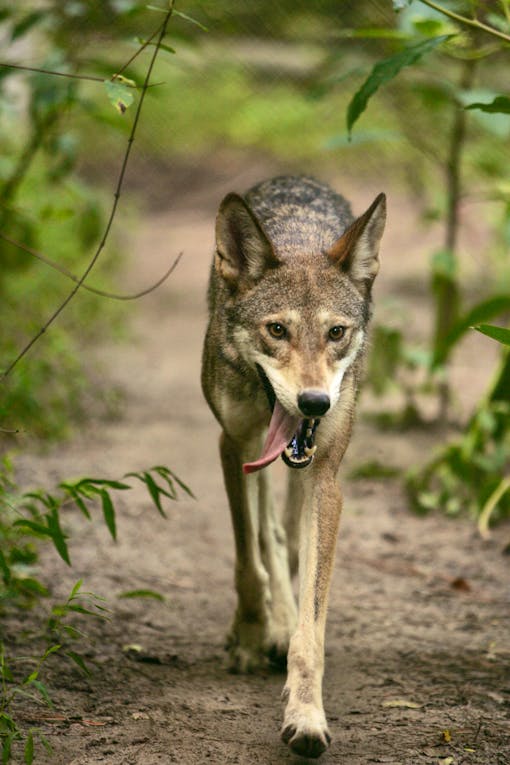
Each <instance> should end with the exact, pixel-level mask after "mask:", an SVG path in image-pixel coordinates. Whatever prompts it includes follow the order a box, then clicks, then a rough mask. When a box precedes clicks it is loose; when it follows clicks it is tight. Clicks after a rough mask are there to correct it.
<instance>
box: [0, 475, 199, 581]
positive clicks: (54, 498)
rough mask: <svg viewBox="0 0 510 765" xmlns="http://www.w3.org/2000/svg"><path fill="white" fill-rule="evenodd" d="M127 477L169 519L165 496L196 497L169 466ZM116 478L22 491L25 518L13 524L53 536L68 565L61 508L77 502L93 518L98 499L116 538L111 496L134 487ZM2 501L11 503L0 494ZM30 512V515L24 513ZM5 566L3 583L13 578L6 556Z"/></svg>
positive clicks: (37, 534) (19, 508)
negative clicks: (53, 490)
mask: <svg viewBox="0 0 510 765" xmlns="http://www.w3.org/2000/svg"><path fill="white" fill-rule="evenodd" d="M125 478H136V479H137V480H138V481H140V482H141V483H143V484H144V486H145V487H146V488H147V491H148V493H149V496H150V498H151V499H152V501H153V503H154V505H155V506H156V508H157V510H158V512H159V513H160V515H161V516H163V517H164V518H166V512H165V510H164V507H163V498H164V497H167V498H168V499H171V500H177V499H178V490H181V491H182V492H184V494H187V495H188V496H189V497H193V493H192V491H191V489H190V488H189V487H188V486H187V485H186V484H185V483H184V482H183V481H181V479H180V478H178V476H176V475H175V473H174V472H173V471H172V470H170V469H169V468H167V467H164V466H162V465H156V466H155V467H152V468H150V470H144V471H140V472H130V473H126V475H125V476H124V479H125ZM124 479H123V480H121V481H117V480H110V479H106V478H81V479H79V480H78V481H74V482H73V481H62V482H61V483H59V485H58V488H59V489H60V494H52V493H49V492H47V491H43V490H35V491H29V492H26V493H25V494H23V495H22V496H21V498H20V500H19V503H18V506H17V507H16V508H15V509H16V511H17V513H18V514H22V517H21V518H19V519H18V520H16V521H14V523H13V526H14V527H15V528H18V529H20V530H22V531H23V532H28V533H29V534H31V535H32V536H35V537H40V538H47V539H51V541H52V542H53V545H54V547H55V549H56V551H57V552H58V554H59V555H60V557H61V558H62V560H63V561H65V562H66V563H67V564H68V565H69V566H70V565H71V559H70V556H69V549H68V546H67V539H68V536H67V534H66V533H65V532H64V530H63V529H62V525H61V512H60V511H61V510H62V508H64V507H66V506H69V505H74V506H75V507H77V508H78V510H80V512H81V513H82V514H83V515H84V516H85V518H87V520H89V521H90V520H92V516H91V513H90V503H91V502H94V501H97V500H99V501H100V503H101V509H102V513H103V518H104V522H105V524H106V527H107V529H108V531H109V532H110V534H111V536H112V539H114V540H116V538H117V522H116V512H115V504H114V501H113V499H112V496H111V492H112V491H115V492H117V491H127V490H128V489H131V488H132V486H131V484H129V483H126V481H125V480H124ZM0 502H3V504H4V505H8V506H10V507H11V508H12V506H11V505H10V504H9V503H8V502H7V501H6V500H5V499H3V500H2V497H1V496H0ZM23 513H27V514H28V517H27V516H25V515H23ZM3 562H4V565H3V566H2V565H0V569H1V570H2V572H3V577H4V583H6V584H7V581H6V577H9V578H11V574H12V572H11V571H10V568H9V565H8V561H6V560H5V558H4V561H3Z"/></svg>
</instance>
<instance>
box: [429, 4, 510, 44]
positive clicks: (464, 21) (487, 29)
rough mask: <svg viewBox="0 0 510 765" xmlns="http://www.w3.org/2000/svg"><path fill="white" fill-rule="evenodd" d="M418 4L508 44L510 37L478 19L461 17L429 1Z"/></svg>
mask: <svg viewBox="0 0 510 765" xmlns="http://www.w3.org/2000/svg"><path fill="white" fill-rule="evenodd" d="M420 2H422V3H423V5H428V6H429V8H433V9H434V10H435V11H438V12H439V13H442V14H443V15H444V16H448V18H450V19H454V20H455V21H458V22H460V23H461V24H467V25H468V26H470V27H474V28H475V29H481V30H482V31H483V32H487V33H488V34H490V35H493V36H494V37H499V38H500V39H501V40H505V42H510V35H507V34H505V33H504V32H500V31H499V29H495V28H494V27H490V26H488V25H487V24H484V23H483V21H478V19H470V18H468V17H467V16H461V15H460V14H459V13H455V12H454V11H450V9H449V8H444V7H443V6H442V5H438V4H437V3H433V2H431V1H430V0H420Z"/></svg>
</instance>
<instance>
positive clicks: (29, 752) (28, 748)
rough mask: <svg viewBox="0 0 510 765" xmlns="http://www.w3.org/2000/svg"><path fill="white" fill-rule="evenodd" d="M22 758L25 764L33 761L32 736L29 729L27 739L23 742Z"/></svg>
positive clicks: (27, 764) (30, 764)
mask: <svg viewBox="0 0 510 765" xmlns="http://www.w3.org/2000/svg"><path fill="white" fill-rule="evenodd" d="M24 760H25V763H26V765H32V763H33V761H34V736H33V733H32V731H31V730H29V731H28V736H27V740H26V742H25V753H24Z"/></svg>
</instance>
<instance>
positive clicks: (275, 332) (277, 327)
mask: <svg viewBox="0 0 510 765" xmlns="http://www.w3.org/2000/svg"><path fill="white" fill-rule="evenodd" d="M266 326H267V331H268V332H269V334H270V335H271V337H274V338H276V339H277V340H283V338H284V337H287V330H286V329H285V327H284V326H283V324H279V322H277V321H272V322H271V324H267V325H266Z"/></svg>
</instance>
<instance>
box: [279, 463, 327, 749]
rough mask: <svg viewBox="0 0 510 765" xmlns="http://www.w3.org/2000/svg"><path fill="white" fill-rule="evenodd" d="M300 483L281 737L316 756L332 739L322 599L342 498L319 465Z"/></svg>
mask: <svg viewBox="0 0 510 765" xmlns="http://www.w3.org/2000/svg"><path fill="white" fill-rule="evenodd" d="M303 486H304V504H303V510H302V516H301V528H300V552H299V558H300V560H299V572H300V588H299V591H300V598H299V600H300V603H299V617H298V626H297V629H296V631H295V633H294V635H293V636H292V638H291V641H290V649H289V655H288V676H287V683H286V686H285V689H284V692H283V696H284V699H285V700H286V701H287V705H286V708H285V715H284V722H283V727H282V738H283V740H284V741H285V742H286V743H288V744H289V746H290V748H291V749H292V750H293V751H294V752H296V753H297V754H300V755H302V756H305V757H318V756H319V755H320V754H322V752H324V751H325V749H327V747H328V746H329V742H330V740H331V737H330V735H329V731H328V726H327V722H326V717H325V714H324V708H323V704H322V675H323V669H324V632H325V627H326V611H327V601H328V594H329V585H330V581H331V574H332V570H333V562H334V556H335V546H336V538H337V533H338V523H339V519H340V512H341V508H342V497H341V494H340V489H339V487H338V485H337V483H336V480H335V475H334V474H333V473H332V472H330V471H329V469H327V468H326V467H325V466H319V465H318V464H317V465H313V466H312V467H311V469H309V472H308V471H307V475H306V479H305V480H303Z"/></svg>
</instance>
